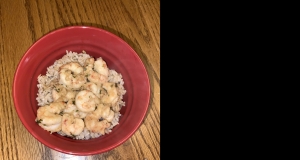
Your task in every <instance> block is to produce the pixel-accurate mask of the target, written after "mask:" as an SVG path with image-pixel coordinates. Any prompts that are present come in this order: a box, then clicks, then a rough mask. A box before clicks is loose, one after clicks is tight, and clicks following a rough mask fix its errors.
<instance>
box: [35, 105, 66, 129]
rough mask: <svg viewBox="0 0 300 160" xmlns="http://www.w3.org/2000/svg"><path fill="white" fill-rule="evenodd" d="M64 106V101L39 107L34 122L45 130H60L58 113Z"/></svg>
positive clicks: (60, 117)
mask: <svg viewBox="0 0 300 160" xmlns="http://www.w3.org/2000/svg"><path fill="white" fill-rule="evenodd" d="M64 108H65V103H64V102H53V103H50V104H49V105H45V106H42V107H39V108H38V110H37V118H36V122H37V123H38V124H39V126H41V127H42V128H44V129H45V130H47V131H50V132H57V131H59V130H61V119H62V116H61V115H60V114H61V113H62V111H63V109H64Z"/></svg>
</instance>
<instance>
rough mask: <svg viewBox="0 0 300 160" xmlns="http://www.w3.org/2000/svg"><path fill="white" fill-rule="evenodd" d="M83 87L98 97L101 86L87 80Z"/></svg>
mask: <svg viewBox="0 0 300 160" xmlns="http://www.w3.org/2000/svg"><path fill="white" fill-rule="evenodd" d="M82 87H83V89H86V90H88V91H91V92H93V93H94V94H95V95H96V96H97V97H98V98H100V93H101V87H100V85H97V84H95V83H93V82H87V83H85V84H84V85H83V86H82Z"/></svg>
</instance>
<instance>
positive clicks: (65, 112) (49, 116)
mask: <svg viewBox="0 0 300 160" xmlns="http://www.w3.org/2000/svg"><path fill="white" fill-rule="evenodd" d="M37 81H38V84H37V87H38V93H37V98H36V100H37V102H38V106H39V108H38V110H37V117H36V119H35V121H36V123H37V124H38V125H39V126H40V127H42V128H43V129H44V130H46V131H49V132H50V134H52V133H54V132H57V133H58V134H60V135H62V136H66V137H70V138H73V139H81V140H87V139H91V138H97V137H100V136H102V135H105V134H108V133H110V132H112V129H113V127H115V126H116V125H118V122H119V117H120V116H121V114H120V110H121V108H122V107H123V106H125V102H124V101H123V96H124V95H125V94H126V90H125V88H124V81H123V79H122V75H121V74H120V73H118V72H116V71H115V70H113V69H109V67H108V66H107V64H106V62H105V60H104V59H102V58H101V57H95V58H94V57H92V56H90V55H89V54H87V53H86V52H85V51H82V53H77V52H72V51H66V54H65V55H64V56H63V57H62V58H61V59H58V60H56V61H55V62H54V64H53V65H51V66H49V67H48V68H47V72H46V74H45V75H39V76H38V78H37Z"/></svg>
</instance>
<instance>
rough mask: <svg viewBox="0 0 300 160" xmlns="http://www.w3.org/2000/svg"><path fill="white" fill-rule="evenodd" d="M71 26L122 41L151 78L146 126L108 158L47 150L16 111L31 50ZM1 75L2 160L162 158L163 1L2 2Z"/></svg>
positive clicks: (0, 123)
mask: <svg viewBox="0 0 300 160" xmlns="http://www.w3.org/2000/svg"><path fill="white" fill-rule="evenodd" d="M72 25H88V26H94V27H98V28H102V29H105V30H107V31H109V32H112V33H114V34H116V35H118V36H119V37H121V38H122V39H123V40H125V41H126V42H128V44H129V45H131V46H132V47H133V49H134V50H135V51H136V52H137V53H138V55H139V56H140V58H141V59H142V61H143V63H144V65H145V67H146V69H147V71H148V74H149V78H150V85H151V99H150V104H149V111H148V113H147V115H146V117H145V120H144V121H143V123H142V125H141V126H140V128H139V129H138V130H137V131H136V132H135V133H134V135H133V136H132V137H131V138H130V139H128V140H127V141H126V142H125V143H123V144H122V145H120V146H118V147H117V148H115V149H113V150H111V151H108V152H105V153H103V154H98V155H91V156H75V155H68V154H63V153H60V152H57V151H55V150H52V149H50V148H48V147H46V146H44V145H43V144H42V143H40V142H39V141H37V140H36V139H35V138H34V137H33V136H32V135H31V134H30V133H29V132H28V131H27V130H26V128H25V127H24V126H23V124H22V123H21V121H20V119H19V117H18V115H17V113H16V111H15V109H14V103H13V98H12V84H13V78H14V73H15V70H16V68H17V65H18V63H19V61H20V59H21V58H22V56H23V55H24V53H25V52H26V50H27V49H28V48H29V47H30V46H31V45H32V44H33V43H34V42H35V41H37V40H38V39H39V38H41V37H42V36H43V35H45V34H47V33H49V32H51V31H53V30H55V29H58V28H61V27H66V26H72ZM0 76H1V77H0V87H1V96H0V138H1V139H0V160H19V159H20V160H41V159H51V160H52V159H55V160H56V159H68V160H72V159H76V160H78V159H80V160H81V159H82V160H83V159H84V160H92V159H101V160H102V159H109V160H116V159H118V160H119V159H120V160H123V159H126V160H145V159H147V160H158V159H160V1H159V0H77V1H76V0H69V1H65V0H35V1H34V0H11V1H9V0H0ZM24 92H26V91H24Z"/></svg>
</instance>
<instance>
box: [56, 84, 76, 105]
mask: <svg viewBox="0 0 300 160" xmlns="http://www.w3.org/2000/svg"><path fill="white" fill-rule="evenodd" d="M75 96H76V92H75V91H72V90H67V89H66V88H65V87H64V86H63V85H57V86H55V87H54V89H53V90H52V97H53V101H54V102H56V101H64V102H67V101H68V100H70V99H74V98H75Z"/></svg>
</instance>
